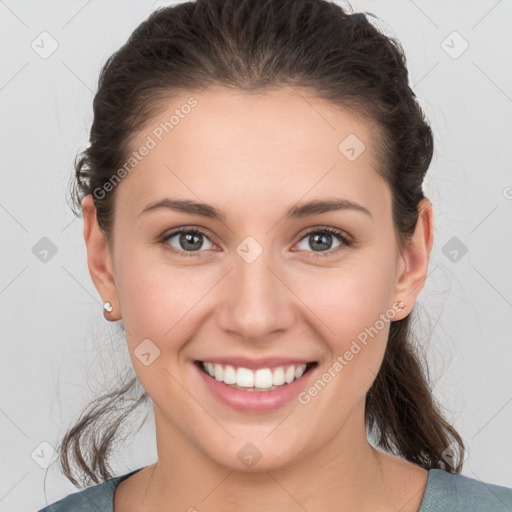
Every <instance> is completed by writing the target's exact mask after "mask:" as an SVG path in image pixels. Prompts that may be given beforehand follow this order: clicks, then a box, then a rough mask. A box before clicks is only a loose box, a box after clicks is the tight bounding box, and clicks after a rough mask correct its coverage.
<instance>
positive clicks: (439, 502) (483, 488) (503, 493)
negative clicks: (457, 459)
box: [418, 469, 512, 512]
mask: <svg viewBox="0 0 512 512" xmlns="http://www.w3.org/2000/svg"><path fill="white" fill-rule="evenodd" d="M428 473H429V476H428V482H427V487H426V489H425V495H424V497H423V501H422V502H421V507H420V509H419V511H418V512H437V511H443V512H487V511H489V512H491V511H492V512H510V511H512V488H509V487H502V486H499V485H494V484H489V483H486V482H482V481H481V480H477V479H474V478H470V477H467V476H463V475H460V474H455V473H448V472H447V471H443V470H441V469H430V470H429V472H428Z"/></svg>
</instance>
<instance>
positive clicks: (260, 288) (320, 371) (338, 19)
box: [43, 0, 512, 512]
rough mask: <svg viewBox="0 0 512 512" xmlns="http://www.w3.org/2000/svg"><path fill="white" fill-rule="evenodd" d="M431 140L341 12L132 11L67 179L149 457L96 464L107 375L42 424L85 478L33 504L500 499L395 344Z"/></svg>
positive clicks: (369, 506) (416, 263) (120, 510)
mask: <svg viewBox="0 0 512 512" xmlns="http://www.w3.org/2000/svg"><path fill="white" fill-rule="evenodd" d="M432 151H433V138H432V132H431V129H430V127H429V125H428V123H427V122H426V120H425V119H424V116H423V113H422V111H421V109H420V108H419V106H418V104H417V102H416V99H415V96H414V93H413V92H412V90H411V89H410V87H409V84H408V73H407V68H406V66H405V57H404V55H403V52H402V50H401V47H400V45H399V43H397V42H396V41H394V40H392V39H389V38H387V37H386V36H384V35H383V34H381V33H380V32H379V31H378V30H377V29H376V28H374V27H373V25H372V24H370V22H369V21H368V18H367V17H366V16H365V15H363V14H349V13H346V12H344V10H343V9H342V8H341V7H339V6H337V5H336V4H334V3H330V2H326V1H323V0H286V1H284V0H272V1H265V2H262V1H257V0H242V1H240V0H198V1H197V2H193V3H192V2H186V3H182V4H179V5H176V6H172V7H168V8H165V9H161V10H158V11H156V12H154V13H153V14H152V15H151V16H150V17H149V18H148V19H147V20H146V21H145V22H143V23H142V24H141V25H140V26H139V27H138V28H137V29H136V30H135V31H134V32H133V33H132V35H131V36H130V38H129V40H128V42H127V43H126V44H125V45H124V46H123V47H122V48H121V49H120V50H119V51H118V52H116V53H115V54H114V55H113V56H112V57H111V58H110V59H109V60H108V61H107V63H106V64H105V66H104V68H103V70H102V73H101V76H100V81H99V88H98V91H97V93H96V96H95V99H94V122H93V125H92V128H91V134H90V146H89V147H88V148H87V150H86V151H85V152H84V153H83V154H82V155H81V157H80V158H79V159H78V160H77V165H76V179H77V181H76V188H75V191H74V192H75V194H74V197H75V200H76V206H77V207H80V208H81V211H82V212H83V218H84V238H85V242H86V245H87V253H88V265H89V270H90V274H91V277H92V279H93V282H94V284H95V286H96V288H97V290H98V293H99V294H100V296H101V297H102V300H103V302H104V314H105V318H106V319H107V320H109V321H113V322H115V321H118V320H122V321H123V326H124V330H125V333H126V340H127V344H128V349H129V353H130V357H131V361H132V364H133V368H134V370H135V373H136V376H137V380H138V382H140V384H141V385H142V387H143V388H144V394H143V395H142V396H141V397H140V400H139V401H138V402H137V403H136V404H135V405H138V403H141V402H142V401H143V400H146V399H147V398H150V399H151V401H152V403H153V407H154V414H155V426H156V439H157V448H158V460H157V461H156V462H155V463H154V464H152V465H150V466H146V467H143V468H138V469H137V470H135V471H132V472H130V473H127V474H125V475H121V476H118V477H113V476H112V475H111V474H110V472H109V471H108V469H107V461H108V453H109V448H110V446H111V443H112V440H113V438H114V437H115V435H116V433H117V431H118V429H119V427H120V421H118V420H119V418H118V417H115V421H114V420H110V423H107V426H108V428H104V427H98V426H97V424H96V422H97V420H98V419H100V418H102V417H103V416H104V415H105V414H106V415H107V417H108V414H112V409H113V407H114V406H117V403H118V401H119V399H120V398H122V397H123V395H124V394H125V393H128V391H129V390H130V389H132V388H133V387H134V386H135V385H136V381H131V382H129V383H128V384H127V386H126V387H125V388H124V389H121V390H119V393H118V394H117V395H116V396H113V397H111V402H106V403H105V402H104V401H102V402H100V403H98V404H96V405H95V408H94V409H93V410H92V411H91V412H89V413H88V414H87V415H85V416H84V417H83V418H82V419H81V420H80V421H79V422H78V423H77V425H75V426H74V427H73V429H71V430H70V431H69V432H68V433H67V435H66V436H65V438H64V439H63V441H62V443H61V446H60V455H61V465H62V467H63V469H64V472H65V474H66V476H67V477H68V478H69V479H70V480H71V481H72V482H73V483H75V484H77V479H76V478H75V475H74V470H72V468H71V464H70V455H72V457H73V461H74V462H75V463H76V465H77V466H78V472H79V473H80V474H81V476H82V477H83V478H84V479H85V480H86V481H89V482H90V481H93V482H95V483H96V485H93V486H92V487H89V488H87V489H85V490H82V491H80V492H78V493H74V494H72V495H70V496H68V497H66V498H64V499H62V500H60V501H58V502H56V503H55V504H53V505H50V506H48V507H46V508H45V509H43V511H44V512H56V511H66V510H73V511H77V510H80V511H86V510H102V511H115V512H130V511H146V510H147V511H152V512H160V511H164V510H165V511H169V510H173V511H174V510H190V511H192V510H199V511H201V510H209V511H220V510H222V511H225V510H244V511H260V510H265V511H273V510H280V511H282V510H287V511H288V510H289V511H294V510H307V511H315V510H336V511H338V510H351V511H352V510H358V511H374V510H386V511H387V510H389V511H391V510H392V511H397V510H400V511H402V512H413V511H414V512H416V511H420V512H427V511H433V510H465V511H467V510H493V511H499V510H511V509H512V489H508V488H505V487H500V486H496V485H490V484H485V483H483V482H480V481H477V480H474V479H471V478H467V477H464V476H462V475H460V471H461V469H462V461H463V455H464V444H463V441H462V439H461V438H460V436H459V434H458V433H457V432H456V430H455V429H454V428H453V427H452V426H451V425H450V424H449V423H448V422H447V421H446V420H445V419H444V418H443V416H442V414H441V412H440V411H439V410H438V408H437V406H436V402H435V400H434V398H433V397H432V396H431V393H430V389H429V386H428V383H427V382H426V380H425V378H424V376H423V369H422V367H421V365H420V363H419V361H418V359H417V356H416V354H415V350H414V347H413V345H412V342H411V339H410V333H409V320H410V313H411V310H412V308H413V306H414V304H415V301H416V299H417V297H418V295H419V294H420V292H421V290H422V288H423V285H424V283H425V279H426V275H427V266H428V261H429V256H430V252H431V248H432V244H433V213H432V206H431V204H430V202H429V201H428V199H427V198H426V197H425V196H424V194H423V191H422V182H423V178H424V176H425V173H426V172H427V169H428V167H429V164H430V161H431V158H432ZM123 418H124V416H122V417H121V419H123ZM107 421H108V420H107ZM102 428H103V430H102ZM90 432H95V433H96V434H97V435H96V436H95V437H92V438H91V437H88V436H87V434H88V433H90ZM98 432H99V434H98ZM368 434H372V435H373V436H374V438H375V439H376V442H375V445H374V444H371V443H370V442H369V440H368ZM86 439H89V440H90V439H93V440H92V441H89V444H88V442H87V440H86ZM102 480H104V481H102Z"/></svg>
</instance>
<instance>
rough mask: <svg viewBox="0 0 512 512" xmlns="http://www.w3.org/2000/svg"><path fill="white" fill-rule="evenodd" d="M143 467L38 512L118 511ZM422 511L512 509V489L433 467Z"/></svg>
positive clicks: (497, 511) (499, 511)
mask: <svg viewBox="0 0 512 512" xmlns="http://www.w3.org/2000/svg"><path fill="white" fill-rule="evenodd" d="M141 469H143V468H139V469H136V470H134V471H131V472H130V473H126V474H124V475H121V476H116V477H114V478H111V479H109V480H106V481H105V482H102V483H101V484H96V485H93V486H91V487H87V488H86V489H83V490H82V491H78V492H75V493H73V494H69V495H68V496H66V497H65V498H62V499H61V500H59V501H56V502H55V503H53V504H51V505H48V506H47V507H45V508H43V509H41V510H39V511H38V512H114V505H113V498H114V491H115V489H116V487H117V486H118V485H119V484H120V483H121V482H122V481H123V480H124V479H125V478H128V477H129V476H131V475H133V474H134V473H136V472H137V471H140V470H141ZM418 512H512V488H509V487H501V486H499V485H493V484H488V483H485V482H481V481H480V480H476V479H474V478H469V477H467V476H463V475H460V474H453V473H448V472H446V471H443V470H441V469H430V470H429V471H428V480H427V486H426V488H425V493H424V495H423V500H422V501H421V506H420V508H419V510H418Z"/></svg>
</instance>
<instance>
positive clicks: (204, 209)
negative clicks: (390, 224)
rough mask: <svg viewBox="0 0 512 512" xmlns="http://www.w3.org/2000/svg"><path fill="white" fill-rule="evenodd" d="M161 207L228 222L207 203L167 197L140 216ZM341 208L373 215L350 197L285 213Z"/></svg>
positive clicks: (293, 216)
mask: <svg viewBox="0 0 512 512" xmlns="http://www.w3.org/2000/svg"><path fill="white" fill-rule="evenodd" d="M160 208H166V209H170V210H175V211H179V212H183V213H189V214H191V215H200V216H202V217H206V218H209V219H214V220H219V221H221V222H226V216H225V214H224V213H223V212H222V211H220V210H219V209H217V208H215V207H214V206H211V205H209V204H206V203H198V202H195V201H191V200H189V199H169V198H165V199H162V200H160V201H156V202H154V203H150V204H148V205H147V206H146V207H145V208H144V210H142V211H141V212H140V213H139V215H138V217H140V216H141V215H143V214H145V213H147V212H150V211H154V210H157V209H160ZM339 210H354V211H357V212H362V213H364V214H366V215H368V216H369V217H372V214H371V212H370V211H369V210H368V209H367V208H365V207H364V206H362V205H360V204H358V203H355V202H353V201H349V200H348V199H327V200H314V201H310V202H308V203H302V204H298V205H295V206H292V207H291V208H290V209H289V210H288V211H287V212H286V214H285V218H286V219H300V218H304V217H309V216H313V215H320V214H322V213H328V212H333V211H339Z"/></svg>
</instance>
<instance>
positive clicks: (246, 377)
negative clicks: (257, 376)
mask: <svg viewBox="0 0 512 512" xmlns="http://www.w3.org/2000/svg"><path fill="white" fill-rule="evenodd" d="M236 385H237V386H240V387H242V388H252V387H254V372H253V371H252V370H249V369H248V368H238V369H237V371H236Z"/></svg>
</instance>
